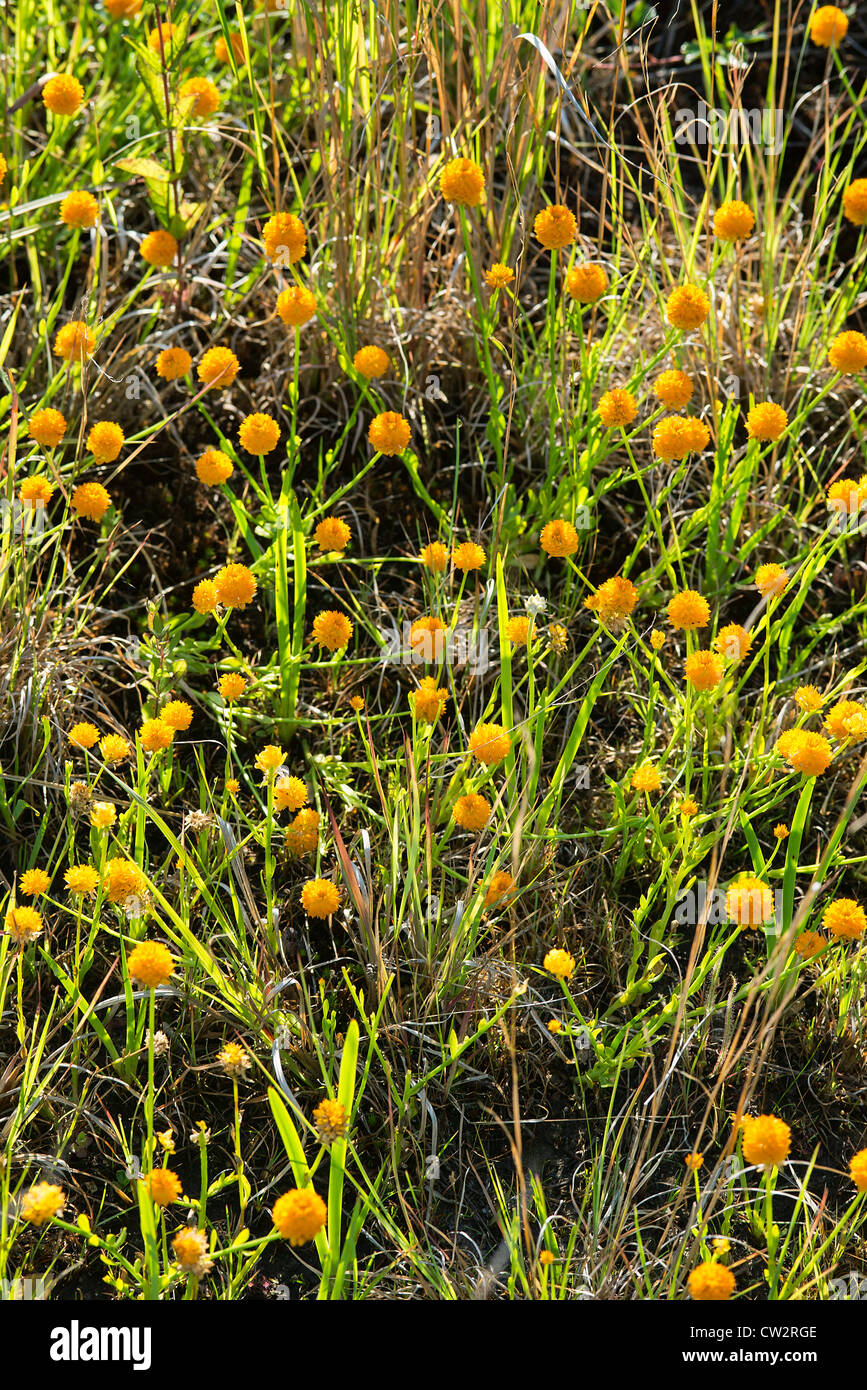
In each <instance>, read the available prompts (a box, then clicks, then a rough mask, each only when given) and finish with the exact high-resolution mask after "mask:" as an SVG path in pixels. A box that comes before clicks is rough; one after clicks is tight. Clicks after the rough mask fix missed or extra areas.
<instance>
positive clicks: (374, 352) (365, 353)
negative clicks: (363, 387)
mask: <svg viewBox="0 0 867 1390" xmlns="http://www.w3.org/2000/svg"><path fill="white" fill-rule="evenodd" d="M352 365H353V367H354V368H355V370H356V371H357V372H360V373H361V375H362V376H363V377H366V378H367V380H368V381H373V380H374V378H375V377H378V376H385V373H386V372H387V371H388V369H389V367H390V366H391V358H390V357H389V355H388V353H387V352H383V350H382V348H380V347H373V346H372V345H370V346H368V347H361V348H359V349H358V352H357V353H356V354H355V356H354V357H353V359H352Z"/></svg>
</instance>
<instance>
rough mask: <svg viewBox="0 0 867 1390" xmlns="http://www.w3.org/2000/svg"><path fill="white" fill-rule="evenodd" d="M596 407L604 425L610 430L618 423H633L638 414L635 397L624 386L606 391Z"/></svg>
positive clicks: (621, 424)
mask: <svg viewBox="0 0 867 1390" xmlns="http://www.w3.org/2000/svg"><path fill="white" fill-rule="evenodd" d="M596 409H597V413H598V415H599V418H600V420H601V421H602V423H603V425H604V426H605V428H606V429H609V430H610V429H615V428H616V427H617V426H618V425H620V426H623V425H628V424H631V422H632V421H633V420H634V419H635V417H636V415H637V414H638V406H637V405H636V403H635V397H634V396H633V395H632V394H631V393H630V392H629V391H624V390H623V389H622V387H615V389H614V390H613V391H606V392H605V395H604V396H603V397H602V399H601V400H600V402H599V404H598V406H597V407H596Z"/></svg>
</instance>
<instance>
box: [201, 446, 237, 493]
mask: <svg viewBox="0 0 867 1390" xmlns="http://www.w3.org/2000/svg"><path fill="white" fill-rule="evenodd" d="M234 471H235V465H234V464H233V463H232V460H231V459H230V458H229V456H228V454H224V453H223V451H222V449H206V450H205V452H204V453H203V454H200V455H199V457H198V458H197V459H196V477H197V478H198V480H199V482H200V483H204V485H205V486H206V487H220V486H221V485H222V484H223V483H226V482H228V480H229V479H230V478H231V476H232V474H233V473H234Z"/></svg>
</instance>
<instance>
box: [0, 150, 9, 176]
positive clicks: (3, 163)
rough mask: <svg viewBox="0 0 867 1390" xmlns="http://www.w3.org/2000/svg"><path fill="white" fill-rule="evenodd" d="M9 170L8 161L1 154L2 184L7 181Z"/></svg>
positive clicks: (0, 171) (0, 170)
mask: <svg viewBox="0 0 867 1390" xmlns="http://www.w3.org/2000/svg"><path fill="white" fill-rule="evenodd" d="M8 168H9V165H8V164H7V163H6V160H5V159H4V157H3V155H2V154H0V183H2V182H3V180H4V179H5V177H6V171H7V169H8Z"/></svg>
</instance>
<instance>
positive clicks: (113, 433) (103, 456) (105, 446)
mask: <svg viewBox="0 0 867 1390" xmlns="http://www.w3.org/2000/svg"><path fill="white" fill-rule="evenodd" d="M124 443H125V436H124V432H123V430H122V429H121V427H120V425H118V424H116V422H115V421H114V420H100V421H99V423H98V424H96V425H94V427H93V429H92V430H91V431H90V433H89V435H88V436H87V447H88V449H89V450H90V452H91V453H92V454H93V457H94V458H95V459H96V461H97V463H114V460H115V459H116V458H117V456H118V454H119V453H120V451H121V449H122V448H123V446H124Z"/></svg>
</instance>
